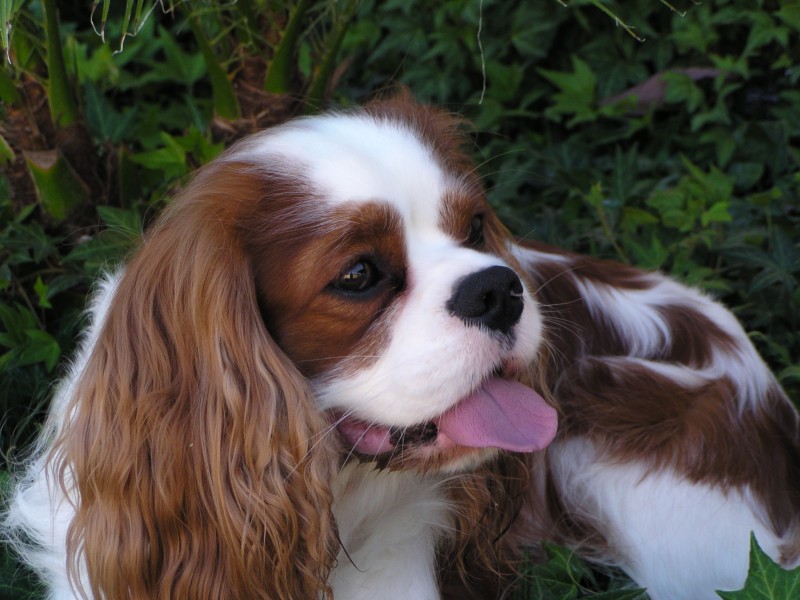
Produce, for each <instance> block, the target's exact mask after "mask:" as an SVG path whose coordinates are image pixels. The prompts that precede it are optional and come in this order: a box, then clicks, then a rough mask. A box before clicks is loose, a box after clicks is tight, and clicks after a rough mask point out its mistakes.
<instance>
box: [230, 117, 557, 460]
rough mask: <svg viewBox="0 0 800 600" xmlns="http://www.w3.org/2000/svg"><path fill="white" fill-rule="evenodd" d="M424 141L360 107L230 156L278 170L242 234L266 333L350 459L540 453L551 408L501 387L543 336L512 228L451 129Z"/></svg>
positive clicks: (524, 392) (521, 369) (302, 124)
mask: <svg viewBox="0 0 800 600" xmlns="http://www.w3.org/2000/svg"><path fill="white" fill-rule="evenodd" d="M429 117H430V115H429ZM440 117H441V116H440ZM430 133H431V135H432V138H431V139H433V140H436V141H433V142H429V141H426V140H425V139H423V134H422V133H421V132H420V131H419V127H418V124H416V123H414V122H413V120H412V122H407V121H404V120H402V119H401V120H399V121H398V120H393V119H391V118H382V117H380V116H373V115H370V114H361V113H359V114H355V115H339V116H328V117H322V118H314V119H308V120H301V121H296V122H293V123H291V124H289V125H288V126H284V127H281V128H277V129H274V130H271V131H270V132H268V133H267V134H265V135H264V136H262V137H257V138H254V139H252V140H250V142H248V143H247V144H246V145H245V146H243V147H241V148H240V150H239V153H241V154H246V155H247V157H248V160H249V161H253V160H255V161H256V162H258V161H259V157H263V160H264V162H266V163H270V164H271V165H273V166H272V167H271V170H272V171H273V172H272V176H271V177H270V179H271V183H270V184H269V188H270V189H271V195H272V198H270V207H271V209H270V210H269V211H268V212H267V213H265V214H264V215H262V216H261V217H260V218H256V219H255V220H254V221H253V222H252V223H250V224H248V223H244V225H243V226H244V227H245V228H246V229H247V232H246V235H245V236H244V237H245V238H246V239H249V240H251V241H250V242H249V246H250V248H249V254H250V255H251V256H252V257H253V258H252V259H251V260H252V261H253V269H254V272H255V277H256V287H257V293H258V296H259V302H260V306H261V310H262V315H263V318H264V320H265V322H266V324H267V327H268V329H269V331H270V334H271V335H272V336H273V338H274V339H275V340H276V341H277V343H278V345H279V346H280V347H281V348H282V349H283V351H284V352H285V353H286V355H287V356H288V357H289V358H290V359H291V360H292V361H293V362H294V363H295V364H296V365H297V367H298V368H299V369H300V371H301V372H302V373H303V374H304V375H306V376H307V377H308V378H309V379H310V380H311V381H312V384H313V387H314V388H315V391H316V392H317V395H318V398H319V402H320V405H321V408H322V409H323V410H324V411H328V413H329V414H330V415H331V421H332V426H335V427H336V428H337V430H338V431H339V433H340V435H341V437H342V439H343V440H344V444H345V450H351V451H352V453H354V454H355V455H358V456H360V457H362V458H363V457H367V458H376V459H377V460H378V461H379V462H381V463H384V464H386V465H388V466H401V465H402V466H403V467H408V466H410V465H418V466H422V467H423V468H430V467H444V468H459V467H463V466H468V465H471V464H474V463H475V462H476V461H479V460H482V459H484V458H486V457H487V456H490V455H491V454H492V453H493V452H494V451H495V450H493V449H494V448H506V449H510V450H532V449H538V448H542V447H544V446H545V445H546V444H547V443H548V442H549V441H550V439H551V438H552V436H553V433H554V430H555V414H554V412H553V411H552V410H551V409H550V408H549V407H547V406H546V405H545V404H544V402H543V400H542V399H541V398H540V397H539V396H538V395H537V394H535V393H534V392H533V391H532V390H530V389H529V388H527V387H525V386H522V385H521V384H518V383H514V382H512V381H510V380H512V379H515V378H517V377H519V376H520V375H523V374H524V373H526V371H527V370H528V368H529V365H530V364H531V363H533V362H534V361H535V360H536V356H537V351H538V349H539V346H540V343H541V338H542V336H541V330H542V326H541V321H540V316H539V312H538V310H537V305H536V302H535V300H534V299H533V298H532V296H531V293H530V290H529V289H527V287H526V284H525V282H524V281H522V279H521V278H520V277H519V274H518V273H517V272H515V270H514V269H513V268H512V266H511V265H510V264H509V262H507V261H508V260H509V259H507V258H504V256H507V251H506V247H505V243H506V241H505V240H506V239H507V234H506V233H505V230H504V229H503V227H502V225H501V224H500V223H499V222H498V220H497V218H496V216H495V215H494V213H493V212H492V211H491V209H490V208H489V206H488V204H487V203H486V201H485V199H484V197H483V193H482V190H481V187H480V185H479V184H478V182H477V179H476V176H475V174H474V172H473V171H472V169H471V167H470V166H469V164H468V161H466V160H465V159H464V158H463V156H462V155H460V154H458V153H456V152H455V151H454V150H452V149H450V150H448V149H444V150H443V148H442V147H441V139H440V138H439V139H437V138H436V137H435V136H436V135H439V136H444V135H453V132H452V131H450V132H446V131H442V132H437V131H435V130H434V131H431V132H430ZM437 143H438V144H439V145H440V147H438V148H437ZM448 153H449V155H448ZM236 156H237V154H236V153H234V154H233V158H234V159H235V158H236ZM276 190H278V191H277V192H276Z"/></svg>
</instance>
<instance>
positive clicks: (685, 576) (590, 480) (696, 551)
mask: <svg viewBox="0 0 800 600" xmlns="http://www.w3.org/2000/svg"><path fill="white" fill-rule="evenodd" d="M550 457H551V459H552V461H553V462H552V464H553V469H554V475H555V481H557V482H558V487H559V489H560V491H561V493H562V497H563V498H565V499H566V501H567V502H568V509H569V510H570V512H572V513H573V514H577V515H581V516H585V517H588V516H589V515H590V518H591V520H592V522H593V523H594V525H595V527H597V528H598V529H599V530H600V531H601V532H602V533H604V534H605V535H606V536H607V538H608V540H609V541H610V542H611V544H612V547H613V548H614V550H615V553H616V556H615V559H616V560H615V564H617V565H618V566H621V567H622V568H623V569H624V570H625V571H626V572H627V573H628V574H629V575H630V576H631V577H632V578H633V579H634V580H635V581H636V582H637V583H638V584H639V585H640V586H642V587H645V588H647V593H648V594H649V595H650V597H651V598H652V599H653V600H713V599H715V598H719V596H717V595H716V593H715V589H721V590H738V589H741V588H742V586H743V585H744V582H745V578H746V576H747V566H748V562H749V560H748V559H749V549H750V532H751V531H752V532H754V533H755V535H756V539H757V540H758V543H759V545H760V546H761V547H762V548H763V549H764V551H765V552H766V553H767V554H769V555H770V556H772V557H773V558H777V557H778V556H779V555H780V551H779V549H778V545H779V543H780V540H779V539H777V538H776V536H775V535H774V534H773V533H772V532H771V530H770V529H769V528H768V527H767V526H765V524H764V522H763V521H762V520H761V519H760V518H759V517H758V513H759V508H758V506H757V505H756V504H755V503H754V502H753V501H752V500H751V498H749V494H747V493H746V491H745V492H738V491H731V492H728V493H725V492H723V491H721V490H720V489H719V488H718V487H712V486H708V485H703V484H695V483H691V482H689V481H687V480H685V479H683V478H681V477H678V476H676V475H675V474H674V473H673V472H672V471H670V470H665V471H658V472H652V471H651V470H649V469H648V468H647V467H646V466H644V465H641V464H636V463H630V462H626V463H624V464H613V463H611V462H607V461H604V460H603V459H602V458H600V457H598V456H597V450H596V448H594V447H593V445H592V444H591V443H590V442H589V441H587V440H586V439H584V438H573V439H571V440H568V441H566V442H556V443H555V444H553V445H552V446H551V447H550ZM712 584H713V585H712Z"/></svg>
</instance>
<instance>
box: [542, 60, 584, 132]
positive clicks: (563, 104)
mask: <svg viewBox="0 0 800 600" xmlns="http://www.w3.org/2000/svg"><path fill="white" fill-rule="evenodd" d="M572 68H573V71H572V73H564V72H560V71H550V70H548V69H538V71H539V73H540V74H541V75H542V76H543V77H544V78H545V79H547V80H548V81H550V82H551V83H552V84H553V85H555V86H556V87H557V88H558V90H559V91H558V93H556V94H555V95H554V96H553V104H552V105H551V106H550V108H548V109H547V110H546V111H545V115H546V116H548V117H550V118H554V119H556V118H558V117H559V116H560V115H574V116H573V118H572V119H571V120H570V121H569V122H568V123H567V126H568V127H572V126H573V125H576V124H578V123H581V122H583V121H590V120H592V119H594V118H595V88H596V84H597V80H596V78H595V75H594V73H593V72H592V69H591V67H589V65H588V64H586V63H585V62H583V61H582V60H581V59H580V58H578V57H577V56H575V55H573V56H572Z"/></svg>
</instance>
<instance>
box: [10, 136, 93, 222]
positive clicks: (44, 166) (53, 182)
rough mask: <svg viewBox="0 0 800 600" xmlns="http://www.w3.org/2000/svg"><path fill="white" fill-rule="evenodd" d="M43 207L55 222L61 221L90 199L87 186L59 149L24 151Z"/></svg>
mask: <svg viewBox="0 0 800 600" xmlns="http://www.w3.org/2000/svg"><path fill="white" fill-rule="evenodd" d="M25 162H26V164H27V165H28V171H30V174H31V177H32V178H33V182H34V185H35V187H36V194H37V196H38V197H39V202H40V203H41V205H42V208H44V210H45V211H46V212H47V213H48V214H49V215H50V216H51V217H53V218H54V219H56V220H59V221H61V220H64V219H65V218H66V217H67V216H69V214H70V213H71V212H72V211H73V210H75V209H76V208H77V207H78V206H80V205H81V204H83V203H84V202H86V201H87V200H88V199H89V187H88V186H87V185H86V183H84V181H83V180H82V179H81V178H80V176H79V175H78V174H77V173H76V172H75V170H74V169H73V168H72V166H71V165H70V164H69V162H68V161H67V159H66V158H64V156H63V155H62V154H61V152H60V151H59V150H41V151H36V152H34V151H30V152H25Z"/></svg>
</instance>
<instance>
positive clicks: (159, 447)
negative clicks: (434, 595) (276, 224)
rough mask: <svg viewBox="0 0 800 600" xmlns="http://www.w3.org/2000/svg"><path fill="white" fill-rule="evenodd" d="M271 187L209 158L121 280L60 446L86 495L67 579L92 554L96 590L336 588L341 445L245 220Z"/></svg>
mask: <svg viewBox="0 0 800 600" xmlns="http://www.w3.org/2000/svg"><path fill="white" fill-rule="evenodd" d="M268 195H269V190H268V184H266V183H265V181H264V177H263V175H259V174H257V173H255V172H254V170H253V169H252V168H251V167H248V166H246V165H237V164H235V163H232V162H230V161H228V162H224V161H218V162H216V163H212V165H210V166H209V167H206V168H205V169H204V170H203V171H201V172H200V174H199V175H198V176H197V177H196V178H195V180H194V181H193V182H192V183H191V184H190V186H189V187H188V189H187V190H186V191H185V192H184V193H183V194H182V195H181V197H180V198H178V199H177V200H176V201H175V202H174V203H173V205H172V206H171V207H170V208H169V209H168V211H167V212H166V214H165V215H164V217H163V218H162V219H161V221H160V222H159V224H158V225H157V226H156V227H155V229H154V231H153V233H152V234H151V235H149V236H148V239H147V240H146V241H145V242H144V244H143V246H142V248H141V249H140V250H139V252H138V254H137V255H136V256H135V257H134V258H133V260H132V261H131V262H130V264H129V265H128V266H127V268H126V270H125V273H124V275H123V277H122V279H121V281H120V283H119V285H118V288H117V289H116V292H115V294H114V299H113V301H112V304H111V307H110V310H109V312H108V314H107V318H106V322H105V325H104V326H103V328H102V330H101V332H100V335H99V339H98V341H97V343H96V345H95V347H94V348H93V351H92V354H91V356H90V358H89V362H88V365H87V367H86V369H85V371H84V372H83V374H82V376H81V378H80V380H79V382H78V385H77V388H76V391H75V393H74V397H73V400H72V402H73V404H72V406H71V407H70V411H71V413H68V414H72V415H73V416H72V418H71V420H70V422H69V423H68V424H67V426H66V428H65V431H64V433H63V434H62V436H61V437H60V439H59V440H58V442H57V444H56V447H55V450H54V453H53V454H52V456H53V457H54V458H53V460H56V461H58V462H57V467H58V468H59V472H60V474H61V478H62V483H63V484H67V485H70V486H74V488H75V489H76V490H77V492H78V493H79V497H80V502H79V505H78V506H77V514H76V516H75V519H74V521H73V523H72V525H71V527H70V530H69V538H68V545H69V554H70V556H72V557H74V560H73V562H72V564H71V565H70V569H71V576H72V580H73V582H78V581H79V576H78V574H79V567H78V557H80V556H82V557H83V558H84V559H85V562H86V567H87V571H88V575H89V581H90V587H91V590H90V591H91V592H92V594H93V595H94V596H96V597H98V598H99V597H105V598H193V599H196V598H209V599H214V600H222V599H228V598H230V599H241V598H317V597H319V596H320V594H321V593H324V594H326V595H330V593H331V592H330V589H329V588H328V587H327V584H326V580H327V575H328V572H329V570H330V568H331V565H332V562H333V560H334V557H335V556H336V547H337V544H336V541H335V540H336V533H335V525H334V523H333V517H332V515H331V510H330V504H331V494H330V490H329V487H328V482H329V480H330V477H331V475H332V472H333V469H334V468H335V465H334V464H332V461H331V458H332V457H335V452H333V451H331V450H330V449H329V448H328V444H329V443H331V442H330V440H329V439H327V438H325V437H324V436H322V432H323V431H324V428H325V423H324V422H323V419H322V417H321V416H320V415H319V414H318V413H317V412H316V411H315V410H314V407H313V406H312V404H313V399H312V397H311V394H310V392H309V390H308V388H307V384H306V382H305V380H304V379H303V378H302V376H301V375H300V374H299V373H298V371H297V370H296V369H295V367H294V365H293V364H292V363H290V362H289V361H288V359H286V358H285V356H284V355H283V353H282V352H281V351H280V349H279V348H278V347H277V346H276V344H275V343H274V342H273V341H272V339H271V338H270V336H269V334H268V332H267V330H266V328H265V326H264V325H263V322H262V320H261V317H260V314H259V308H258V303H257V299H256V291H255V288H254V283H253V277H252V274H251V270H250V259H249V257H248V256H246V255H245V253H244V251H243V249H242V247H241V245H240V243H239V241H238V239H237V234H236V233H237V232H236V229H237V227H238V226H239V223H240V219H241V218H243V217H242V215H243V214H245V213H246V211H247V210H249V208H252V206H251V205H253V204H254V203H257V202H261V203H264V202H269V197H268ZM244 218H246V217H244ZM321 436H322V437H321ZM76 585H79V584H77V583H76Z"/></svg>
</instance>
